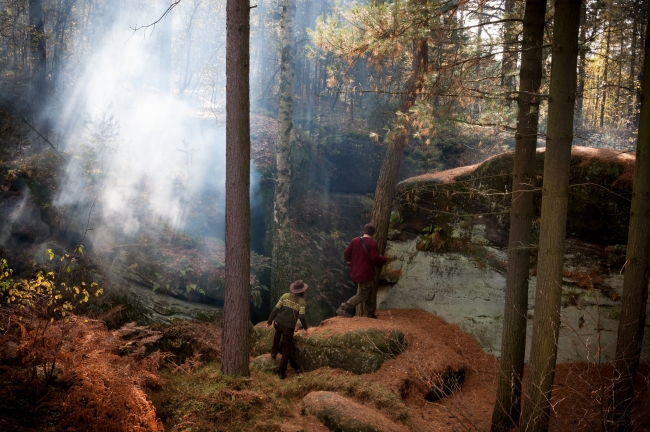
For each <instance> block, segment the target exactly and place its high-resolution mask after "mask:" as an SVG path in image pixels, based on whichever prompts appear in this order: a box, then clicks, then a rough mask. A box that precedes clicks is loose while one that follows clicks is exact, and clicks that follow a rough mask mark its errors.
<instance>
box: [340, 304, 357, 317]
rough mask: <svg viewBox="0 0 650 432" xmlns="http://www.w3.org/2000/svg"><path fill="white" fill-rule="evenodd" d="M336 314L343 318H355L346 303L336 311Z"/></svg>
mask: <svg viewBox="0 0 650 432" xmlns="http://www.w3.org/2000/svg"><path fill="white" fill-rule="evenodd" d="M336 314H337V315H338V316H340V317H343V318H352V317H353V316H354V314H352V313H350V311H349V310H348V308H347V307H346V306H345V303H341V306H339V308H338V309H337V310H336Z"/></svg>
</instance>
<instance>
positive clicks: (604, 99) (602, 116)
mask: <svg viewBox="0 0 650 432" xmlns="http://www.w3.org/2000/svg"><path fill="white" fill-rule="evenodd" d="M610 13H611V12H610ZM611 39H612V25H611V21H608V26H607V42H606V43H605V66H604V69H603V96H602V98H601V104H600V122H599V124H598V125H599V127H600V128H602V127H603V126H604V125H605V105H606V104H607V73H608V69H609V47H610V43H611Z"/></svg>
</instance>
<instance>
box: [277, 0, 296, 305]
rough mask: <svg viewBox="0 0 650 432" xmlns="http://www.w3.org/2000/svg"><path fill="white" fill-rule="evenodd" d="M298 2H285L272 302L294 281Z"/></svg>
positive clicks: (283, 11) (287, 0) (288, 0)
mask: <svg viewBox="0 0 650 432" xmlns="http://www.w3.org/2000/svg"><path fill="white" fill-rule="evenodd" d="M295 16H296V5H295V3H294V2H293V1H291V0H284V3H283V5H282V60H281V64H280V101H279V104H278V105H279V106H278V143H277V147H276V150H275V151H276V181H275V194H274V203H273V262H272V271H273V275H272V280H271V303H272V304H273V303H275V302H276V301H277V300H278V299H279V298H280V296H281V295H282V293H283V292H284V291H286V289H287V288H288V287H289V285H290V284H291V282H292V269H293V267H292V263H291V227H290V221H289V187H290V183H291V160H290V152H291V130H292V129H293V119H292V117H293V80H294V66H295V62H294V43H293V22H294V18H295Z"/></svg>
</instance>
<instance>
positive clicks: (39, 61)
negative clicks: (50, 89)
mask: <svg viewBox="0 0 650 432" xmlns="http://www.w3.org/2000/svg"><path fill="white" fill-rule="evenodd" d="M29 44H30V53H31V57H32V82H31V92H32V95H31V103H32V112H33V114H34V117H35V119H36V121H35V123H36V125H37V127H41V126H42V124H41V123H42V118H41V114H42V113H43V111H44V110H45V104H46V103H47V81H46V79H47V47H46V38H45V11H44V10H43V0H29ZM44 132H45V131H41V133H44Z"/></svg>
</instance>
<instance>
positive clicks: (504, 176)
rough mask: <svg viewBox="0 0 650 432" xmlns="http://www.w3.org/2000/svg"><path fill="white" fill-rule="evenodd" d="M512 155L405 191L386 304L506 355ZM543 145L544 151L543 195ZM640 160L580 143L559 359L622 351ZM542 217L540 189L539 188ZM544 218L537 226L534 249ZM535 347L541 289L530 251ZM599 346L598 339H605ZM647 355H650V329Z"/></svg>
mask: <svg viewBox="0 0 650 432" xmlns="http://www.w3.org/2000/svg"><path fill="white" fill-rule="evenodd" d="M513 156H514V155H513V153H504V154H501V155H498V156H495V157H492V158H490V159H487V160H486V161H484V162H482V163H480V164H477V165H473V166H468V167H461V168H456V169H453V170H447V171H442V172H435V173H430V174H426V175H422V176H418V177H413V178H410V179H407V180H404V181H403V182H401V183H400V184H399V185H398V188H397V197H398V205H397V211H398V212H399V217H393V220H394V222H395V223H394V224H393V226H392V231H391V233H390V236H391V240H390V241H389V242H388V246H387V251H386V256H387V257H388V258H389V264H388V265H386V266H384V268H383V271H382V279H383V280H384V281H385V282H386V283H385V284H384V286H382V287H381V288H380V290H379V294H378V304H379V306H380V308H384V309H390V308H419V309H422V310H425V311H428V312H431V313H433V314H436V315H438V316H440V317H442V318H443V319H445V320H446V321H448V322H450V323H453V324H457V325H458V326H459V327H460V328H461V329H463V330H464V331H466V332H467V333H469V334H470V335H472V336H473V337H474V338H475V339H476V340H477V342H478V343H479V344H480V345H481V346H482V347H483V349H484V350H485V351H487V352H488V353H489V354H492V355H494V356H496V357H499V355H500V349H501V335H502V320H503V309H504V301H505V298H504V297H505V293H504V290H505V273H506V269H507V242H508V229H509V209H510V195H509V193H508V192H509V191H510V190H511V188H512V186H511V185H512V168H513V160H514V157H513ZM543 156H544V149H538V151H537V157H536V176H535V178H534V179H532V183H533V184H534V185H535V186H536V187H537V188H540V189H541V185H542V181H543V177H542V176H543V162H544V160H543ZM634 160H635V158H634V156H633V155H630V154H626V153H620V152H615V151H613V150H606V149H593V148H585V147H574V148H573V150H572V160H571V189H570V195H569V213H568V221H567V240H566V255H565V257H566V260H565V272H564V276H565V277H564V281H563V282H564V283H563V287H562V293H563V295H562V311H561V313H562V321H561V328H560V336H559V341H558V342H559V350H558V362H576V361H586V360H593V359H594V358H596V359H597V360H600V361H609V360H611V359H612V358H613V355H614V352H615V347H616V334H617V328H618V315H619V313H620V298H621V294H622V283H623V275H622V274H621V268H622V265H623V264H624V262H625V258H624V257H625V242H626V241H627V225H628V222H629V212H630V202H629V198H630V193H631V179H632V175H633V170H634ZM534 202H535V214H536V215H537V216H536V218H538V217H539V214H540V205H541V190H537V191H536V192H534ZM538 235H539V219H537V220H536V221H535V225H534V229H533V238H532V242H533V246H534V244H536V243H537V238H538ZM531 255H532V256H531V266H530V273H531V278H530V281H529V299H528V305H529V310H528V313H527V318H528V330H527V337H528V339H529V340H528V347H527V355H528V353H529V352H530V338H531V336H532V331H531V329H532V318H533V316H534V313H535V311H534V300H535V286H536V282H537V281H536V255H537V250H536V248H534V247H532V248H531ZM647 324H650V318H649V321H648V323H647ZM596 341H599V342H598V343H597V342H596ZM643 353H644V354H643V355H649V354H650V334H648V333H646V335H645V343H644V349H643Z"/></svg>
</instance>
